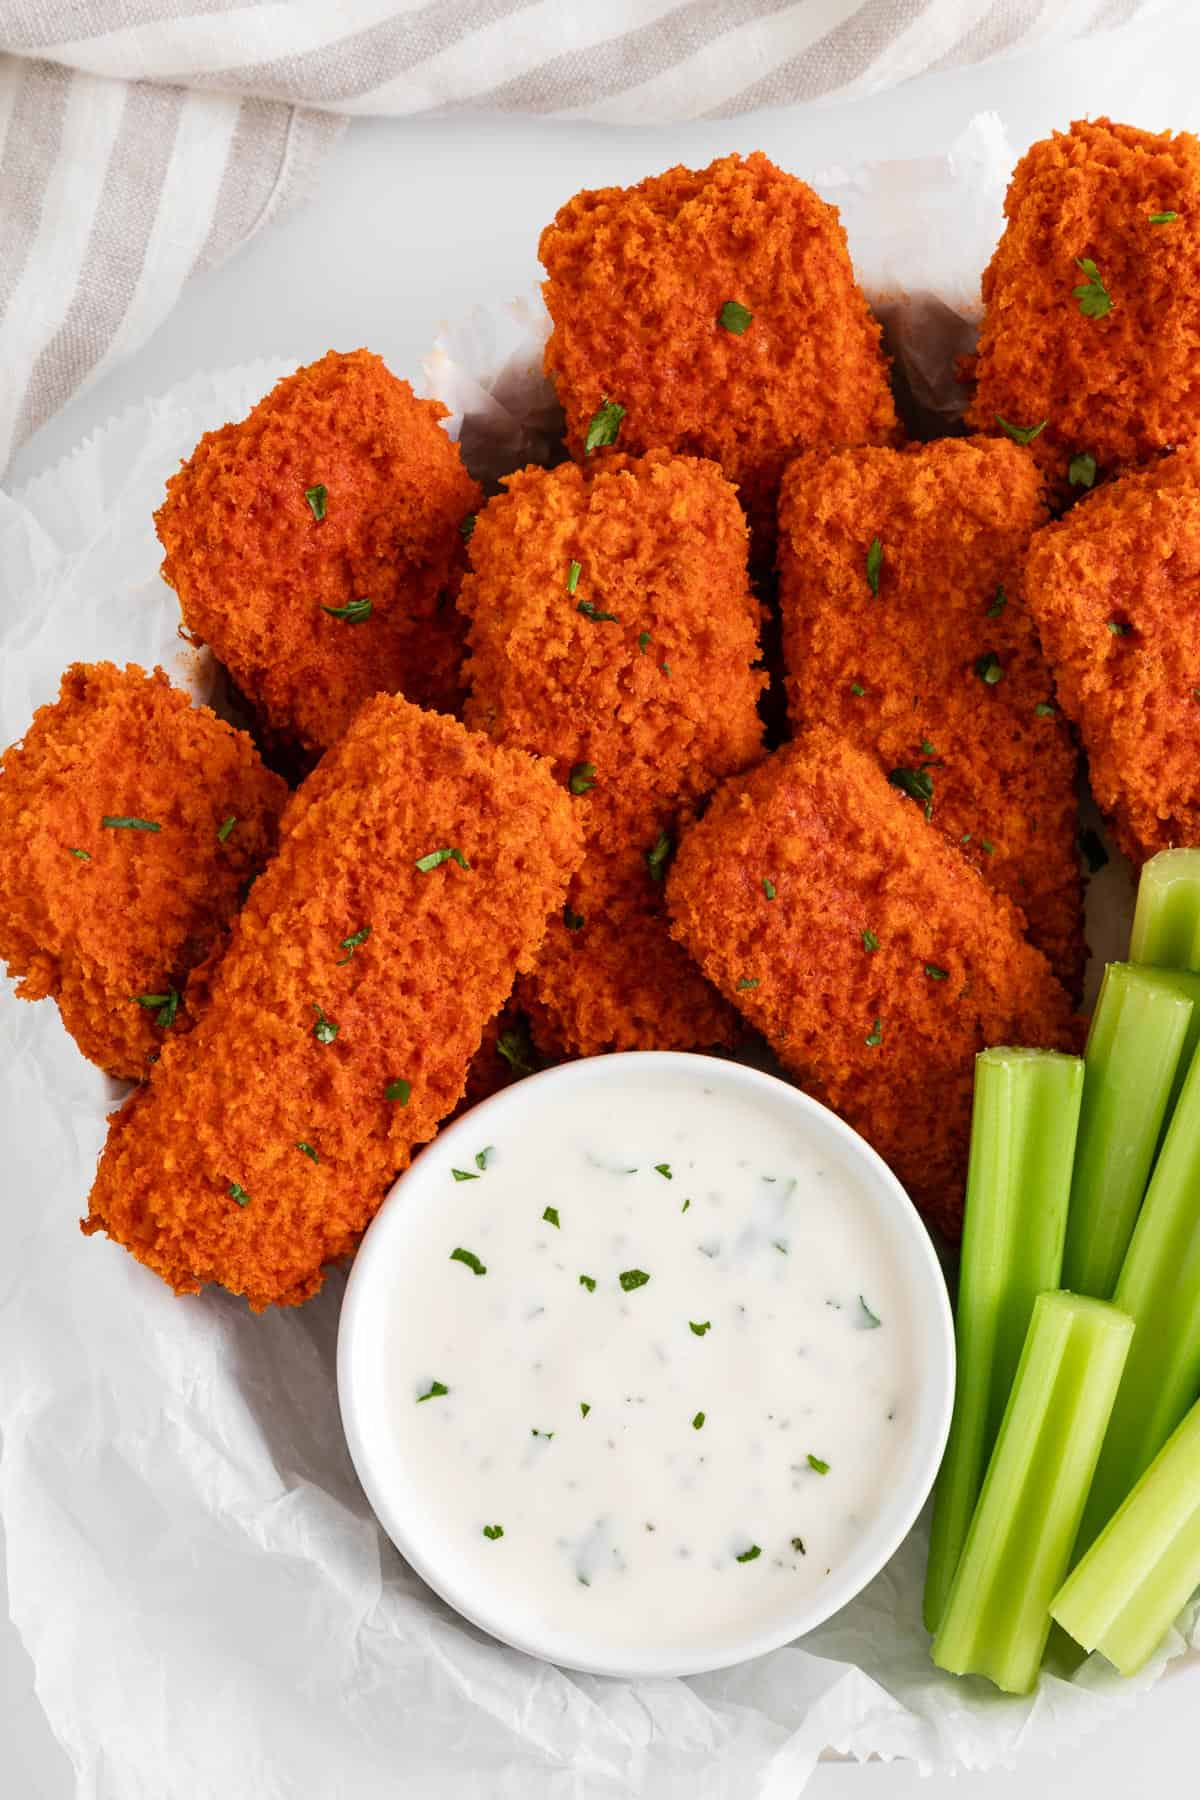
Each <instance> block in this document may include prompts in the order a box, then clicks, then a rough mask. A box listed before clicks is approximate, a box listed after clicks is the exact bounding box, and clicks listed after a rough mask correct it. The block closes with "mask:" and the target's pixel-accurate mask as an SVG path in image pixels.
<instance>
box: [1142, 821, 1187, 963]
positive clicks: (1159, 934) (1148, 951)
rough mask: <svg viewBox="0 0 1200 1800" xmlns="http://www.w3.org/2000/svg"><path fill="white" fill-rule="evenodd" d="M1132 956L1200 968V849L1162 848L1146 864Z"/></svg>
mask: <svg viewBox="0 0 1200 1800" xmlns="http://www.w3.org/2000/svg"><path fill="white" fill-rule="evenodd" d="M1129 960H1130V962H1137V963H1154V964H1155V965H1156V966H1157V967H1159V968H1164V969H1192V970H1200V850H1160V851H1159V853H1158V855H1157V856H1152V857H1151V858H1150V861H1149V862H1148V863H1146V864H1145V865H1144V867H1143V869H1142V873H1141V878H1140V879H1139V881H1138V891H1137V906H1136V908H1135V909H1134V914H1133V931H1132V933H1131V935H1130V939H1129Z"/></svg>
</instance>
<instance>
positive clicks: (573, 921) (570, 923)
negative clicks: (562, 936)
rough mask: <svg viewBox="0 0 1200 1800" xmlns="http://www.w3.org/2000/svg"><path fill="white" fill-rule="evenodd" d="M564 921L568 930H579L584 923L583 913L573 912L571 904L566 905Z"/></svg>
mask: <svg viewBox="0 0 1200 1800" xmlns="http://www.w3.org/2000/svg"><path fill="white" fill-rule="evenodd" d="M562 921H563V924H564V925H565V926H566V928H567V930H568V931H578V930H579V928H580V926H581V925H582V924H583V914H582V913H577V912H573V911H572V910H571V908H570V906H564V907H563V910H562Z"/></svg>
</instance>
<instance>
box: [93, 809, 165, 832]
mask: <svg viewBox="0 0 1200 1800" xmlns="http://www.w3.org/2000/svg"><path fill="white" fill-rule="evenodd" d="M100 823H101V825H103V826H105V827H106V829H107V830H109V831H161V830H162V826H161V825H156V824H155V823H154V820H153V819H128V818H123V817H118V816H115V815H114V814H112V813H105V815H104V817H103V818H102V819H101V821H100Z"/></svg>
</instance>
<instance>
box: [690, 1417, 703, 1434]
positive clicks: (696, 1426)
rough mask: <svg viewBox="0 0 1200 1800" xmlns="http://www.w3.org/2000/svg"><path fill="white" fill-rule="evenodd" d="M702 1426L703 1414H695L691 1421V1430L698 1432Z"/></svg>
mask: <svg viewBox="0 0 1200 1800" xmlns="http://www.w3.org/2000/svg"><path fill="white" fill-rule="evenodd" d="M703 1424H704V1414H703V1413H696V1415H695V1416H694V1418H693V1419H692V1430H693V1431H699V1430H700V1429H701V1427H702V1426H703Z"/></svg>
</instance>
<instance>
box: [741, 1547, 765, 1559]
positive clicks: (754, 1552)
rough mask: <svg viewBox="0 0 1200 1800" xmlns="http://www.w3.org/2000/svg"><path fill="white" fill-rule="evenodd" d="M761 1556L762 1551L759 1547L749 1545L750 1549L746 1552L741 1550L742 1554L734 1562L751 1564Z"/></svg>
mask: <svg viewBox="0 0 1200 1800" xmlns="http://www.w3.org/2000/svg"><path fill="white" fill-rule="evenodd" d="M761 1555H762V1550H761V1548H760V1546H759V1545H758V1544H751V1546H750V1548H749V1549H748V1550H743V1551H742V1554H741V1555H740V1556H739V1557H737V1559H736V1560H737V1561H738V1562H753V1561H754V1559H755V1557H756V1556H761Z"/></svg>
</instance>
